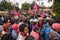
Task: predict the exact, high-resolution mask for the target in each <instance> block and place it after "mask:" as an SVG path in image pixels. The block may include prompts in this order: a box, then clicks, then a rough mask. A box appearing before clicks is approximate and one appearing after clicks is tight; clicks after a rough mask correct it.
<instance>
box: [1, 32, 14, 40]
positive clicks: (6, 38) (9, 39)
mask: <svg viewBox="0 0 60 40" xmlns="http://www.w3.org/2000/svg"><path fill="white" fill-rule="evenodd" d="M1 40H13V38H12V36H11V34H10V33H6V34H4V35H3V36H2V37H1Z"/></svg>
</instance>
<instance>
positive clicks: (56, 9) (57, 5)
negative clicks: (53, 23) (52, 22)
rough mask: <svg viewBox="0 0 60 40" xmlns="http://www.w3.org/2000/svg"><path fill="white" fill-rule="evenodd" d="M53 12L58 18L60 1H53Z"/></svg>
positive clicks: (59, 16) (59, 15)
mask: <svg viewBox="0 0 60 40" xmlns="http://www.w3.org/2000/svg"><path fill="white" fill-rule="evenodd" d="M53 12H55V13H56V14H57V17H58V18H60V0H54V6H53Z"/></svg>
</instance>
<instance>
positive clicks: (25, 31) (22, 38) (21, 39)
mask: <svg viewBox="0 0 60 40" xmlns="http://www.w3.org/2000/svg"><path fill="white" fill-rule="evenodd" d="M19 31H20V32H19V34H18V38H17V40H25V38H26V37H27V35H28V26H27V25H26V24H21V25H20V26H19Z"/></svg>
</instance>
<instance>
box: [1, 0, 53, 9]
mask: <svg viewBox="0 0 60 40" xmlns="http://www.w3.org/2000/svg"><path fill="white" fill-rule="evenodd" d="M0 1H1V0H0ZM7 1H9V0H7ZM47 1H48V0H43V1H42V0H40V2H39V1H35V2H36V3H37V4H38V5H39V4H40V6H41V2H44V6H46V7H48V6H51V5H52V4H53V2H50V3H49V4H48V3H47ZM10 2H13V3H16V2H18V3H19V8H21V7H22V4H23V3H24V2H27V3H30V4H31V3H32V2H33V0H10Z"/></svg>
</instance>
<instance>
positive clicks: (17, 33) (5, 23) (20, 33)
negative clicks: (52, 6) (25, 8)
mask: <svg viewBox="0 0 60 40" xmlns="http://www.w3.org/2000/svg"><path fill="white" fill-rule="evenodd" d="M0 40H60V21H59V20H58V19H57V18H56V17H53V16H52V15H51V13H50V12H41V13H35V14H29V13H26V12H23V13H20V16H19V17H18V18H17V17H15V16H14V15H13V14H12V15H11V16H10V15H9V16H7V15H0Z"/></svg>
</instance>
